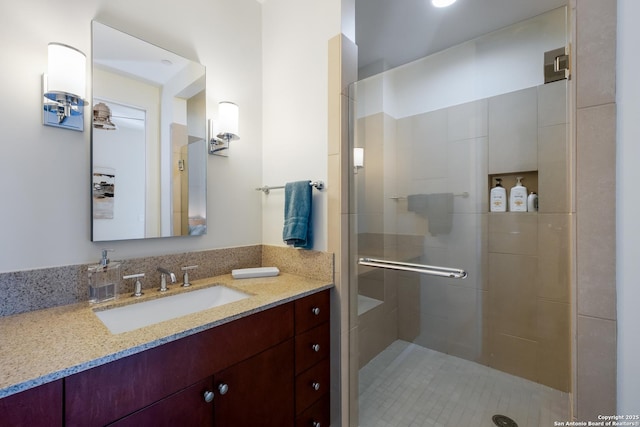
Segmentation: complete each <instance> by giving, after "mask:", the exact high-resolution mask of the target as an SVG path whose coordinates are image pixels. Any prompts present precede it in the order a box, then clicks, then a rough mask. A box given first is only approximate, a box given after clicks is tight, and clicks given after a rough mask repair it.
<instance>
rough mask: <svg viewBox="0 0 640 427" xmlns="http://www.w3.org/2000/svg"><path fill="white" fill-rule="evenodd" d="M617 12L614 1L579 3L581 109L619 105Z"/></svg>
mask: <svg viewBox="0 0 640 427" xmlns="http://www.w3.org/2000/svg"><path fill="white" fill-rule="evenodd" d="M616 9H617V8H616V2H615V1H614V0H579V1H577V7H576V85H577V87H576V89H577V95H576V99H577V104H578V105H577V106H578V108H582V107H588V106H593V105H600V104H605V103H610V102H615V97H616V71H615V63H616V24H617V16H616V14H617V10H616ZM578 141H580V139H578ZM578 145H579V144H578Z"/></svg>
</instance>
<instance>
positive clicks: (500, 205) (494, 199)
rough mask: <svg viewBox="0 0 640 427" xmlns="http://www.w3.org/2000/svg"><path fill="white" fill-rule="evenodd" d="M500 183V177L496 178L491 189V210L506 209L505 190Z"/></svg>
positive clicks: (499, 210)
mask: <svg viewBox="0 0 640 427" xmlns="http://www.w3.org/2000/svg"><path fill="white" fill-rule="evenodd" d="M501 183H502V178H496V186H495V187H493V188H492V189H491V197H490V198H491V201H490V203H491V207H490V210H491V212H506V211H507V190H506V189H505V188H504V187H503V186H502V184H501Z"/></svg>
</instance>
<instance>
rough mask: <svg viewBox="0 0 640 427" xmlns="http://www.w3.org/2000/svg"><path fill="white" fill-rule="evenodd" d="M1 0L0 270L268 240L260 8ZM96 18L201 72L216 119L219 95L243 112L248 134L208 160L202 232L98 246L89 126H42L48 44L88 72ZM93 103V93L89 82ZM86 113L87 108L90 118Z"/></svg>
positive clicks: (120, 0)
mask: <svg viewBox="0 0 640 427" xmlns="http://www.w3.org/2000/svg"><path fill="white" fill-rule="evenodd" d="M5 3H6V4H3V10H2V14H0V51H1V52H2V57H3V58H4V61H3V69H2V79H0V92H1V93H2V94H3V96H4V99H5V100H6V101H7V102H3V103H0V130H1V132H2V138H0V183H1V184H0V188H1V190H0V195H1V197H2V203H1V205H0V206H1V207H0V272H7V271H16V270H24V269H31V268H41V267H49V266H60V265H68V264H76V263H85V262H92V261H95V260H97V259H98V258H99V255H100V249H101V248H102V247H110V248H113V249H115V250H116V252H115V253H113V255H112V257H113V258H114V259H117V258H120V257H121V258H129V257H135V256H150V255H159V254H165V253H175V252H182V251H193V250H204V249H211V248H220V247H230V246H239V245H247V244H259V243H261V239H262V222H261V216H262V215H261V203H262V200H261V195H260V194H259V193H258V192H256V191H255V190H254V188H255V187H256V186H257V185H258V184H260V183H261V181H262V114H261V112H262V66H263V65H262V42H261V36H262V23H261V5H260V4H259V3H257V2H256V1H255V0H184V1H181V2H164V3H163V4H162V7H158V3H157V2H156V1H152V0H138V1H135V2H132V1H129V0H95V1H91V2H87V1H84V0H68V1H65V2H64V4H60V3H54V2H45V1H36V0H27V1H23V2H17V1H14V2H5ZM150 14H152V15H153V19H149V17H150V16H151V15H150ZM92 19H96V20H98V21H101V22H103V23H105V24H107V25H110V26H113V27H115V28H118V29H121V30H123V31H126V32H128V33H130V34H132V35H134V36H136V37H139V38H143V39H146V40H147V41H149V42H151V43H153V44H156V45H159V46H162V47H164V48H166V49H168V50H170V51H173V52H175V53H178V54H180V55H182V56H185V57H187V58H189V59H192V60H196V61H198V62H200V63H202V64H203V65H205V66H206V67H207V91H208V95H207V105H208V110H209V116H210V117H215V116H216V115H217V103H218V102H219V101H221V100H231V101H234V102H236V103H238V105H239V106H240V136H241V139H240V140H239V141H236V142H235V143H232V147H231V156H230V157H229V158H220V157H213V156H210V157H209V159H208V175H209V176H208V188H207V191H208V215H209V227H208V230H209V231H208V234H207V235H206V236H202V237H178V238H170V239H153V240H147V241H126V242H113V243H108V244H105V243H92V242H91V241H90V231H91V229H90V226H91V225H90V220H91V218H90V203H91V199H90V195H91V193H90V184H89V183H90V167H89V158H90V144H89V137H90V130H89V121H88V118H87V119H85V131H84V132H82V133H80V132H73V131H68V130H62V129H56V128H51V127H46V126H43V125H42V124H41V123H42V117H41V116H42V113H41V99H42V93H41V75H42V73H44V72H45V71H46V68H47V44H48V43H49V42H53V41H55V42H61V43H66V44H69V45H72V46H74V47H76V48H78V49H80V50H81V51H83V52H84V53H85V54H86V55H87V58H88V61H87V62H88V63H87V74H88V76H89V77H90V71H91V67H90V58H91V20H92ZM283 22H284V23H285V24H286V26H288V25H289V24H290V22H289V21H283ZM282 26H284V25H282ZM298 30H299V31H300V30H301V29H300V28H298ZM300 33H304V31H300ZM315 52H316V53H317V52H318V51H317V50H315ZM296 55H297V53H296ZM297 57H298V60H299V59H300V55H298V56H297ZM293 61H294V60H293V59H291V60H289V62H293ZM285 63H286V62H285ZM319 67H321V66H319ZM271 68H272V69H273V68H276V66H275V64H274V66H272V67H271ZM283 68H285V67H284V66H280V67H278V69H283ZM325 68H326V67H325ZM298 71H299V70H298ZM323 71H324V70H323ZM324 72H325V73H326V71H324ZM271 74H274V71H272V72H271ZM311 77H314V78H317V76H315V75H314V76H311ZM87 96H88V97H90V96H91V79H90V78H88V87H87ZM314 96H316V95H314ZM321 99H322V100H325V99H326V96H323V97H322V98H321ZM319 102H321V101H319ZM90 111H91V110H90V109H87V110H85V113H86V115H87V117H88V116H89V115H90ZM325 114H326V113H325ZM281 117H282V119H281V120H283V119H284V116H281ZM281 124H282V123H281ZM315 127H317V124H316V125H315ZM313 128H314V126H312V127H311V129H312V131H311V133H314V131H313ZM298 136H304V135H298ZM325 140H326V138H325ZM324 143H325V145H326V141H325V142H324ZM320 150H321V149H320V148H319V147H317V148H316V150H315V151H320ZM324 157H326V155H325V156H324ZM285 158H287V159H288V160H291V159H290V158H288V157H285ZM324 169H325V168H324V167H323V169H322V170H323V172H324ZM314 174H315V171H314ZM319 178H321V177H319ZM43 182H46V183H47V184H48V185H46V186H45V185H43Z"/></svg>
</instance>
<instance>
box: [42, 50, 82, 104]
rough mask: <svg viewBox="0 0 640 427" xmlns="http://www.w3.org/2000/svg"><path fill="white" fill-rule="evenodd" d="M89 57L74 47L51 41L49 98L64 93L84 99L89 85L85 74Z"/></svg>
mask: <svg viewBox="0 0 640 427" xmlns="http://www.w3.org/2000/svg"><path fill="white" fill-rule="evenodd" d="M86 66H87V58H86V57H85V56H84V53H82V52H80V51H79V50H78V49H75V48H73V47H70V46H67V45H64V44H60V43H49V66H48V68H47V79H48V82H47V85H48V87H47V89H48V93H47V98H49V99H52V100H54V101H55V98H54V97H53V95H55V94H63V95H69V96H72V97H75V98H78V99H81V100H84V94H85V91H86V87H87V78H86V74H85V70H86Z"/></svg>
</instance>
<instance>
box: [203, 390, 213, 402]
mask: <svg viewBox="0 0 640 427" xmlns="http://www.w3.org/2000/svg"><path fill="white" fill-rule="evenodd" d="M204 401H205V402H207V403H211V402H213V392H212V391H211V390H207V391H205V392H204Z"/></svg>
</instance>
